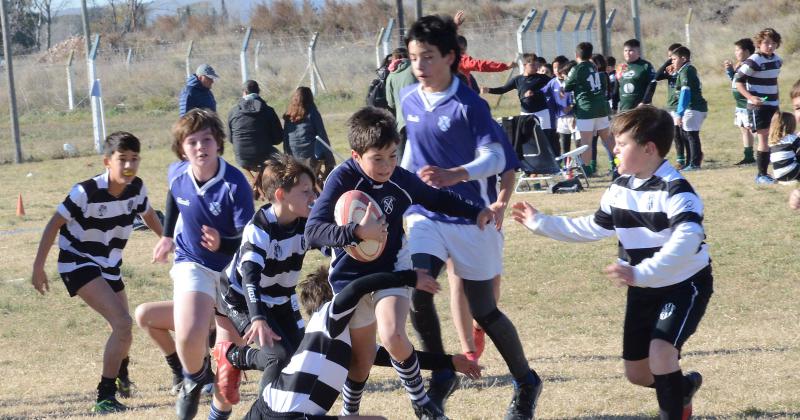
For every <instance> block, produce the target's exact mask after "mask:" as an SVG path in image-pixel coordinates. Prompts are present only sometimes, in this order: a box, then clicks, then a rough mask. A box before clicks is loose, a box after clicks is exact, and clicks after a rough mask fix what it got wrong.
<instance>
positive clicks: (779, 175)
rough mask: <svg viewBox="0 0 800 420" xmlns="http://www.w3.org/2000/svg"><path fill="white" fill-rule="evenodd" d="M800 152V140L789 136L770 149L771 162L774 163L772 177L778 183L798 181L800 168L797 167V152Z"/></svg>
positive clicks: (793, 135)
mask: <svg viewBox="0 0 800 420" xmlns="http://www.w3.org/2000/svg"><path fill="white" fill-rule="evenodd" d="M799 151H800V138H798V137H797V135H796V134H789V135H788V136H785V137H784V138H782V139H781V140H780V141H779V142H778V144H773V145H771V146H770V147H769V152H770V153H769V161H770V162H771V163H772V176H773V177H774V178H775V179H776V180H778V181H790V180H793V179H797V175H798V172H800V167H798V165H797V152H799Z"/></svg>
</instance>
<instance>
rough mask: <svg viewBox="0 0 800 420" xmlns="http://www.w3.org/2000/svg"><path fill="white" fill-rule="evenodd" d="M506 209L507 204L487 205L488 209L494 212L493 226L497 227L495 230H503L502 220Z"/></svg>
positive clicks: (500, 202) (497, 202)
mask: <svg viewBox="0 0 800 420" xmlns="http://www.w3.org/2000/svg"><path fill="white" fill-rule="evenodd" d="M506 207H508V203H504V202H502V201H495V202H494V203H492V204H490V205H489V208H490V209H491V210H492V211H493V212H494V225H495V226H496V227H497V230H500V229H502V228H503V219H505V216H506Z"/></svg>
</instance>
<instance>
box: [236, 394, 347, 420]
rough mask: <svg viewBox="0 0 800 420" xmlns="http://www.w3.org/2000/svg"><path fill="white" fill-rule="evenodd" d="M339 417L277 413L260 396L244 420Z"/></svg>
mask: <svg viewBox="0 0 800 420" xmlns="http://www.w3.org/2000/svg"><path fill="white" fill-rule="evenodd" d="M338 418H339V417H337V416H325V415H313V414H303V413H297V412H289V413H276V412H274V411H272V409H270V408H269V405H268V404H267V403H266V401H264V398H263V397H262V396H261V395H259V396H258V399H257V400H256V402H254V403H253V406H252V407H250V411H248V412H247V415H245V416H244V420H328V419H332V420H335V419H338Z"/></svg>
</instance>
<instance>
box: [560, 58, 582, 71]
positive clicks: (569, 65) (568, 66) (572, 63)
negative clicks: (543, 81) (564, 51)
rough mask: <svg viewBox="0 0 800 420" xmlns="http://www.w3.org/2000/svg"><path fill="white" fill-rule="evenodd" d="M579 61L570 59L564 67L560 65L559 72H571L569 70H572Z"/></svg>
mask: <svg viewBox="0 0 800 420" xmlns="http://www.w3.org/2000/svg"><path fill="white" fill-rule="evenodd" d="M577 65H578V62H577V61H575V60H569V62H567V64H564V67H559V68H558V71H559V72H564V74H569V71H570V70H572V68H573V67H575V66H577Z"/></svg>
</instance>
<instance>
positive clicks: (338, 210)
mask: <svg viewBox="0 0 800 420" xmlns="http://www.w3.org/2000/svg"><path fill="white" fill-rule="evenodd" d="M370 203H372V211H371V212H370V217H371V218H372V220H377V219H379V218H380V217H381V216H383V212H382V211H381V208H380V207H379V206H378V203H377V202H375V200H373V199H372V197H370V196H369V195H368V194H367V193H365V192H363V191H358V190H351V191H347V192H346V193H344V194H342V196H341V197H339V199H338V200H337V201H336V207H335V208H334V218H335V219H336V224H337V225H339V226H344V225H346V224H348V223H358V222H360V221H361V219H363V218H364V214H366V213H367V206H368V205H369V204H370ZM385 246H386V242H381V241H375V240H372V239H367V240H362V241H361V242H359V243H357V244H352V245H348V246H345V247H344V251H345V252H347V254H348V255H350V256H351V257H353V258H354V259H356V260H357V261H361V262H370V261H374V260H375V259H376V258H378V257H380V256H381V254H382V253H383V248H384V247H385Z"/></svg>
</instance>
